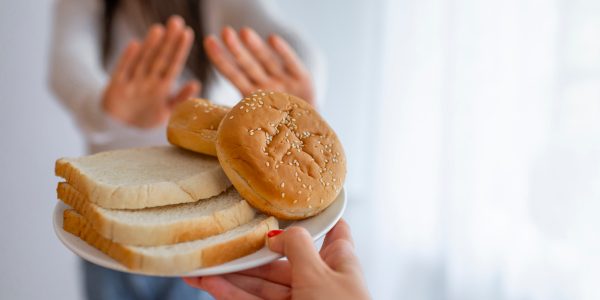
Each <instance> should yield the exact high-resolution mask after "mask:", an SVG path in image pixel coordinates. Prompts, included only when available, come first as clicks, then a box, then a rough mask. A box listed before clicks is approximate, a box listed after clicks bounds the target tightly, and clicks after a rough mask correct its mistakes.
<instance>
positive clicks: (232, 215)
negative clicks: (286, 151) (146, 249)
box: [57, 182, 255, 246]
mask: <svg viewBox="0 0 600 300" xmlns="http://www.w3.org/2000/svg"><path fill="white" fill-rule="evenodd" d="M57 195H58V199H60V200H62V201H63V202H64V203H66V204H67V205H69V206H71V207H72V208H74V209H75V210H76V211H77V212H78V213H79V214H81V215H83V216H84V217H85V218H86V219H87V220H88V221H89V222H90V224H91V225H92V227H93V228H94V230H96V231H97V232H98V233H99V234H100V235H102V236H103V237H105V238H107V239H109V240H112V241H115V242H118V243H124V244H128V245H139V246H158V245H167V244H175V243H180V242H186V241H191V240H197V239H201V238H205V237H209V236H212V235H216V234H220V233H222V232H225V231H227V230H230V229H232V228H235V227H237V226H240V225H242V224H245V223H247V222H249V221H250V220H252V218H254V216H255V210H254V209H253V208H252V207H250V205H249V204H248V203H247V202H246V201H245V200H244V199H243V198H242V197H241V196H240V194H239V193H238V192H237V191H236V190H235V189H234V188H230V189H228V190H227V191H225V192H224V193H221V194H219V195H217V196H214V197H211V198H209V199H204V200H200V201H197V202H193V203H185V204H176V205H169V206H162V207H155V208H145V209H139V210H116V209H107V208H102V207H100V206H98V205H96V204H94V203H91V202H89V201H88V200H87V199H86V198H85V196H83V194H81V193H80V192H79V191H77V189H75V188H74V187H72V186H71V185H70V184H68V183H66V182H61V183H59V184H58V188H57Z"/></svg>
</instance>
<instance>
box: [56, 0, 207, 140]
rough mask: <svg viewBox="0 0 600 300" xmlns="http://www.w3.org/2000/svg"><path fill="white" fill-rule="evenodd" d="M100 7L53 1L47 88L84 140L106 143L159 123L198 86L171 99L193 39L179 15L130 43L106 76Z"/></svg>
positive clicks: (190, 86) (91, 3)
mask: <svg viewBox="0 0 600 300" xmlns="http://www.w3.org/2000/svg"><path fill="white" fill-rule="evenodd" d="M98 3H99V2H97V1H90V0H86V1H76V0H62V1H59V2H58V3H57V6H56V14H55V26H54V38H53V45H52V55H51V66H50V85H51V87H52V89H53V91H54V92H55V93H56V95H57V96H58V98H59V99H60V100H61V101H62V103H63V104H64V105H65V106H66V107H67V108H68V109H69V110H70V111H71V112H72V113H73V114H74V115H75V118H76V120H77V122H78V124H79V125H80V127H81V128H82V129H83V131H84V133H85V134H86V137H87V138H88V142H91V143H92V144H109V143H113V142H115V141H117V140H118V139H120V140H123V139H125V140H128V139H129V138H130V137H139V135H140V133H141V131H140V129H150V128H155V127H157V126H158V125H160V124H163V123H164V122H165V121H166V119H167V118H168V115H169V114H170V110H171V108H172V106H173V105H174V104H175V103H177V102H178V101H181V100H182V99H187V98H188V97H190V96H192V95H194V94H196V93H197V92H198V90H199V83H197V82H195V81H190V82H188V83H186V84H185V85H184V86H183V87H182V88H181V89H180V90H179V92H177V93H175V94H174V95H172V92H171V90H172V88H171V87H172V85H173V82H174V81H175V80H176V78H177V77H179V75H180V72H181V69H182V68H183V65H184V64H185V61H186V59H187V56H188V54H189V48H190V45H191V43H192V40H193V32H192V31H191V29H189V28H187V27H186V26H185V23H184V22H183V20H182V19H181V18H178V17H173V18H170V19H169V22H168V25H167V28H164V27H163V26H162V25H160V24H155V25H153V26H151V27H150V29H149V31H148V34H147V36H146V38H145V40H144V41H143V43H142V44H140V43H139V42H137V41H135V40H133V41H130V43H129V46H128V47H127V48H126V50H125V51H124V52H123V53H122V54H121V56H120V58H119V60H118V63H117V64H116V67H115V70H114V71H113V74H112V75H108V74H106V72H105V70H104V68H103V66H102V64H101V59H100V57H101V54H100V48H101V47H100V43H99V40H100V39H99V38H98V37H99V35H100V32H99V28H100V27H101V26H100V24H99V23H100V19H101V12H102V7H101V6H100V5H98Z"/></svg>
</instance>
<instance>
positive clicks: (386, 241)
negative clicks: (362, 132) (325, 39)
mask: <svg viewBox="0 0 600 300" xmlns="http://www.w3.org/2000/svg"><path fill="white" fill-rule="evenodd" d="M381 22H382V24H381V27H382V28H383V29H382V31H381V32H380V34H381V35H382V39H381V44H380V45H379V49H380V59H379V63H378V64H376V65H375V66H374V68H376V69H377V70H378V72H379V73H378V74H379V76H378V78H379V80H378V82H380V84H379V86H378V87H377V90H379V91H380V93H379V94H378V95H377V97H376V98H377V99H378V101H377V102H376V103H377V114H376V116H377V117H376V119H377V120H378V122H377V125H376V126H377V128H376V129H377V130H375V131H376V132H377V136H376V137H375V138H374V139H375V140H376V143H375V145H376V147H375V150H374V151H375V153H376V155H374V157H375V158H376V161H375V162H374V163H373V168H372V170H373V177H372V178H373V181H372V189H371V190H372V191H374V192H373V194H372V197H371V202H372V205H371V206H370V207H372V208H371V210H370V211H365V212H364V213H365V214H368V215H370V216H372V217H373V225H371V227H370V228H371V230H370V231H369V232H370V234H369V236H368V237H364V238H363V239H364V240H368V241H369V244H370V246H369V247H368V248H369V249H368V251H365V254H364V255H363V262H364V264H365V269H366V272H367V276H368V278H369V286H370V288H371V291H372V294H373V296H374V298H376V299H600V292H599V290H600V286H599V285H598V279H599V278H600V271H599V270H600V254H599V253H600V242H599V240H600V234H599V232H600V217H599V216H598V214H599V213H600V2H598V1H582V0H578V1H571V0H560V1H558V0H557V1H535V0H505V1H490V0H451V1H442V0H402V1H395V0H388V1H383V2H382V5H381Z"/></svg>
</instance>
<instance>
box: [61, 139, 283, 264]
mask: <svg viewBox="0 0 600 300" xmlns="http://www.w3.org/2000/svg"><path fill="white" fill-rule="evenodd" d="M55 171H56V175H57V176H60V177H62V178H64V180H65V181H64V182H60V183H59V184H58V188H57V194H58V198H59V199H60V200H61V201H63V202H64V203H66V204H67V205H69V206H70V207H71V209H67V210H65V211H64V216H63V217H64V219H63V227H64V229H65V230H66V231H68V232H70V233H72V234H74V235H76V236H79V237H80V238H81V239H83V240H84V241H86V242H87V243H88V244H90V245H92V246H94V247H96V248H97V249H99V250H101V251H102V252H104V253H106V254H108V255H109V256H111V257H112V258H114V259H115V260H117V261H119V262H120V263H122V264H124V265H125V266H126V267H128V268H130V269H132V270H135V271H138V272H141V273H145V274H158V275H169V274H182V273H185V272H188V271H191V270H194V269H197V268H200V267H207V266H212V265H217V264H221V263H224V262H227V261H230V260H233V259H235V258H238V257H241V256H244V255H247V254H250V253H252V252H254V251H256V250H258V249H260V248H262V247H263V246H264V242H265V234H266V233H267V232H268V231H269V230H272V229H276V228H278V223H277V220H276V219H275V218H274V217H268V216H265V215H262V214H259V213H257V212H256V211H255V210H254V208H252V207H251V206H250V205H249V204H248V203H247V202H246V201H245V200H244V199H243V198H242V197H241V196H240V195H239V194H238V192H237V191H236V190H235V189H234V188H233V187H231V183H230V182H229V180H228V179H227V177H226V175H225V173H224V172H223V170H222V168H221V166H220V165H219V162H218V161H217V159H216V158H214V157H210V156H206V155H202V154H198V153H193V152H190V151H187V150H183V149H179V148H176V147H171V146H163V147H151V148H137V149H125V150H116V151H109V152H103V153H98V154H95V155H89V156H84V157H80V158H73V159H69V158H63V159H59V160H58V161H57V162H56V169H55Z"/></svg>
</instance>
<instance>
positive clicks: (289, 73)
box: [204, 27, 315, 104]
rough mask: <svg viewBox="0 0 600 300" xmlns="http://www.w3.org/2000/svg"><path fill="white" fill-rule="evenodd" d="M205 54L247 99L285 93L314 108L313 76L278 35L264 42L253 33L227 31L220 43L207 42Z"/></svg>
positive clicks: (205, 41) (224, 30)
mask: <svg viewBox="0 0 600 300" xmlns="http://www.w3.org/2000/svg"><path fill="white" fill-rule="evenodd" d="M204 47H205V49H206V53H207V55H208V57H209V59H210V60H211V61H212V63H213V64H214V65H215V67H216V68H217V70H218V71H219V72H220V73H221V74H223V76H225V77H226V78H227V79H228V80H229V81H231V83H232V84H233V85H234V86H235V87H236V88H237V89H238V90H239V91H240V93H241V94H242V95H248V94H251V93H252V92H254V91H255V90H257V89H266V90H272V91H279V92H286V93H290V94H293V95H296V96H298V97H300V98H302V99H304V100H306V101H307V102H309V103H311V104H314V101H315V100H314V98H315V95H314V90H313V85H312V82H311V78H310V74H309V72H308V71H307V69H306V68H305V66H304V65H303V64H302V61H301V60H300V59H299V58H298V55H296V53H295V52H294V50H293V49H292V47H290V45H289V44H288V43H287V42H286V41H285V40H283V39H282V38H281V37H279V36H278V35H275V34H273V35H271V36H269V38H268V39H267V40H266V41H265V40H263V39H262V38H261V37H260V36H259V35H258V34H257V33H256V32H255V31H254V30H252V29H250V28H243V29H241V30H240V31H239V32H236V31H235V30H234V29H233V28H231V27H225V28H224V29H223V31H222V32H221V40H219V39H218V38H217V37H216V36H214V35H210V36H208V37H206V38H205V39H204Z"/></svg>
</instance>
